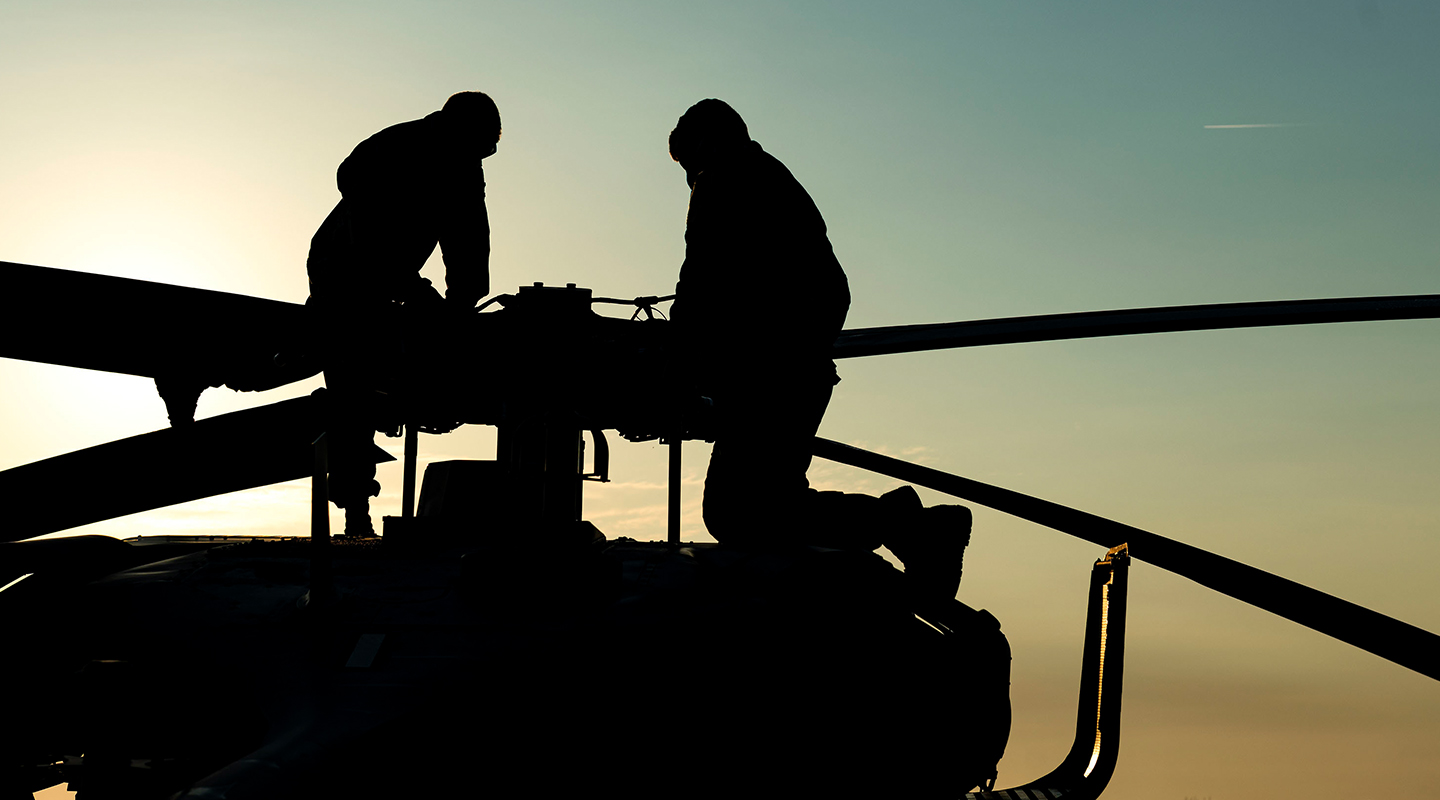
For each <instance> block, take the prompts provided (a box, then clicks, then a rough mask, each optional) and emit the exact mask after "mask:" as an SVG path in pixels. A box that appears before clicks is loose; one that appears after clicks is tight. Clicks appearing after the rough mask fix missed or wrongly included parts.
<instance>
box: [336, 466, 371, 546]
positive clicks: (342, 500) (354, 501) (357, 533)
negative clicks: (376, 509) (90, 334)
mask: <svg viewBox="0 0 1440 800" xmlns="http://www.w3.org/2000/svg"><path fill="white" fill-rule="evenodd" d="M343 485H344V484H342V486H343ZM332 488H333V484H332ZM379 494H380V482H379V481H373V480H372V481H370V482H369V485H368V486H367V487H366V490H364V491H358V492H345V491H343V490H342V492H341V493H340V496H339V497H336V496H335V495H336V493H335V492H333V491H332V492H331V496H330V501H331V502H332V503H334V504H335V505H336V506H338V507H340V508H343V509H345V533H344V535H345V536H347V537H351V538H370V537H373V536H374V535H375V525H374V524H373V523H372V522H371V521H370V498H372V497H377V496H379ZM346 495H349V496H348V497H347V496H346Z"/></svg>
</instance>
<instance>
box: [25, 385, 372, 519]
mask: <svg viewBox="0 0 1440 800" xmlns="http://www.w3.org/2000/svg"><path fill="white" fill-rule="evenodd" d="M323 405H324V400H323V399H322V398H321V397H317V396H315V395H310V396H306V397H298V398H295V399H293V400H284V401H281V402H279V403H272V404H270V405H266V406H260V407H259V408H252V409H248V410H246V411H236V412H234V413H231V414H223V415H221V416H218V417H212V418H210V419H206V420H201V421H199V422H196V423H193V424H191V425H187V426H185V427H181V428H169V429H167V430H160V431H155V432H153V433H146V434H141V435H140V436H132V437H130V438H129V439H121V440H119V441H115V442H110V443H109V444H102V445H100V446H98V447H91V448H88V449H85V450H77V451H76V452H73V453H67V454H65V455H62V456H56V457H55V458H50V459H46V460H44V461H37V462H35V463H33V464H26V465H24V466H21V467H15V468H14V469H9V470H6V471H4V472H0V497H3V498H5V500H6V501H7V505H8V506H9V507H10V508H12V509H23V510H24V513H13V514H11V515H9V518H8V519H7V521H6V522H5V523H4V524H3V526H0V541H16V540H19V539H27V538H29V537H32V536H41V535H43V534H46V533H54V532H56V531H63V530H66V529H68V528H73V527H76V526H78V525H85V524H88V523H91V522H99V521H101V520H106V519H111V518H114V517H120V516H124V515H126V514H134V513H136V512H138V511H148V510H150V509H153V508H161V507H163V506H168V505H174V504H175V503H183V502H186V501H188V500H198V499H200V498H202V497H211V496H213V495H217V494H226V493H228V492H236V491H240V490H241V489H253V488H255V487H257V486H266V485H269V484H272V483H279V482H280V481H288V480H295V479H297V478H303V477H305V476H307V475H309V474H311V472H312V470H313V465H314V455H313V453H314V451H313V448H312V447H311V443H312V442H314V441H315V439H316V438H317V437H318V436H319V435H320V433H321V431H323V430H324V408H323ZM372 447H373V446H372ZM372 455H373V456H374V458H375V461H376V462H377V463H381V462H385V461H394V460H395V459H394V457H393V456H391V455H389V454H388V453H386V452H385V451H383V450H381V449H380V448H378V447H373V450H372Z"/></svg>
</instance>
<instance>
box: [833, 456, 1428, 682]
mask: <svg viewBox="0 0 1440 800" xmlns="http://www.w3.org/2000/svg"><path fill="white" fill-rule="evenodd" d="M812 452H813V453H814V454H815V455H817V456H819V457H821V458H826V459H829V460H831V461H838V462H840V463H842V464H849V465H851V466H854V467H859V468H861V469H865V470H869V471H871V472H878V473H880V474H882V475H889V476H890V477H892V478H898V479H900V480H903V481H908V482H910V483H914V484H917V485H919V486H925V487H928V488H930V489H934V490H935V491H938V492H944V493H946V494H950V495H954V496H956V497H960V498H962V499H966V500H970V501H972V502H975V503H979V504H981V505H984V506H989V507H990V508H993V509H996V510H997V511H1003V512H1005V513H1007V514H1012V515H1014V516H1017V517H1020V518H1021V519H1027V520H1030V521H1031V522H1036V523H1039V524H1041V525H1044V526H1046V527H1049V528H1054V529H1055V530H1058V531H1060V532H1061V533H1068V534H1070V535H1071V536H1076V537H1079V538H1081V539H1084V540H1085V541H1087V542H1093V543H1095V544H1098V545H1100V546H1102V547H1114V546H1116V545H1118V544H1121V543H1125V542H1128V543H1129V545H1130V549H1131V553H1132V555H1133V556H1134V557H1135V558H1138V559H1141V560H1142V561H1148V562H1150V563H1151V564H1154V565H1155V566H1157V567H1160V568H1161V569H1165V570H1168V571H1170V572H1173V573H1175V574H1177V575H1180V576H1183V577H1186V578H1189V579H1190V580H1192V581H1195V582H1196V583H1198V584H1200V585H1201V586H1205V587H1208V588H1210V589H1214V590H1215V591H1217V592H1220V593H1221V594H1224V595H1228V596H1230V597H1233V598H1235V599H1236V600H1240V601H1241V602H1244V603H1248V604H1250V605H1252V606H1256V607H1258V608H1263V609H1265V610H1266V611H1269V612H1271V613H1273V614H1278V615H1280V616H1282V617H1285V618H1286V619H1288V620H1291V621H1292V622H1298V623H1300V624H1301V625H1304V626H1305V627H1307V628H1310V629H1311V630H1315V631H1319V632H1320V633H1323V634H1325V635H1327V636H1331V637H1334V638H1336V639H1339V640H1340V641H1342V642H1346V643H1348V644H1352V645H1354V646H1356V647H1358V648H1360V649H1362V650H1366V651H1369V652H1371V653H1374V654H1375V655H1377V656H1380V657H1381V658H1383V659H1385V660H1387V661H1393V662H1395V663H1396V664H1399V665H1400V666H1402V667H1408V668H1410V669H1413V670H1415V671H1416V672H1418V673H1420V674H1421V675H1425V676H1427V677H1430V678H1434V679H1436V680H1440V636H1436V635H1435V634H1433V633H1431V632H1429V631H1427V630H1424V629H1422V628H1417V627H1415V626H1414V625H1410V624H1408V623H1405V622H1401V621H1400V620H1398V619H1395V618H1393V617H1387V616H1385V615H1384V614H1381V613H1379V612H1377V611H1371V610H1370V609H1368V608H1365V607H1364V606H1360V605H1356V604H1355V603H1351V602H1349V601H1347V600H1341V599H1340V598H1338V597H1335V596H1334V595H1329V594H1326V593H1324V592H1321V591H1319V590H1317V589H1312V588H1310V587H1309V586H1305V585H1304V584H1300V583H1296V582H1295V581H1292V580H1288V579H1286V578H1282V577H1280V576H1278V575H1275V574H1272V573H1269V572H1266V571H1264V570H1261V569H1256V568H1255V567H1252V566H1249V565H1248V564H1242V563H1240V562H1239V561H1234V560H1231V559H1228V558H1225V557H1224V556H1220V555H1216V554H1215V553H1211V552H1208V551H1206V550H1201V549H1200V548H1198V547H1192V546H1191V545H1188V544H1184V543H1183V542H1177V541H1175V540H1174V539H1167V538H1166V537H1164V536H1161V535H1159V534H1155V533H1151V532H1149V531H1145V530H1141V529H1140V528H1135V527H1132V526H1130V525H1125V524H1123V523H1120V522H1115V521H1113V520H1109V519H1105V518H1104V517H1099V516H1096V515H1094V514H1087V513H1086V512H1084V511H1079V510H1076V509H1073V508H1069V507H1066V506H1062V505H1060V504H1058V503H1052V502H1050V501H1048V500H1041V499H1039V498H1038V497H1031V496H1029V495H1026V494H1021V493H1020V492H1015V491H1011V490H1009V489H1002V488H1000V487H999V486H992V485H990V484H987V483H981V482H980V481H976V480H971V479H969V478H962V477H960V476H959V475H952V474H950V473H948V472H941V471H940V470H936V469H931V468H929V467H922V466H920V465H919V464H912V463H910V462H908V461H901V460H900V459H898V458H891V457H889V456H882V455H880V454H879V453H872V452H870V451H868V450H862V449H860V448H858V447H851V446H849V445H845V444H841V443H839V442H833V441H830V440H829V439H822V438H820V437H818V436H817V437H815V440H814V447H813V450H812Z"/></svg>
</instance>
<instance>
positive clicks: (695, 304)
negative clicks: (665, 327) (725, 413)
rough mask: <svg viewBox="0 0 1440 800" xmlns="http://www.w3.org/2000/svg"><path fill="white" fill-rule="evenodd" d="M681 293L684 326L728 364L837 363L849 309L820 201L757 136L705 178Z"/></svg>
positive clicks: (703, 349)
mask: <svg viewBox="0 0 1440 800" xmlns="http://www.w3.org/2000/svg"><path fill="white" fill-rule="evenodd" d="M676 295H677V298H676V302H675V310H674V316H675V322H676V325H677V326H678V327H680V328H682V330H683V335H684V336H685V337H686V338H687V339H688V340H689V341H690V344H691V345H692V346H693V347H695V348H696V351H697V355H699V357H701V358H704V359H706V360H710V359H718V360H719V361H721V362H726V363H725V364H724V368H725V369H726V371H730V369H732V368H733V369H745V368H746V364H747V363H749V364H754V365H759V364H765V365H768V364H774V365H776V366H780V365H787V366H789V367H791V368H793V367H794V365H795V364H796V363H797V362H802V363H808V364H815V363H819V362H828V361H829V351H830V346H831V344H832V343H833V341H834V339H835V335H836V334H838V333H839V332H840V328H841V326H842V325H843V324H844V322H845V313H846V311H847V310H848V308H849V306H850V291H849V287H848V284H847V282H846V279H845V272H844V270H843V269H841V267H840V262H839V261H838V260H837V259H836V258H835V253H834V250H833V249H832V248H831V246H830V240H829V238H828V237H827V236H826V229H825V220H824V219H823V218H822V217H821V216H820V211H819V209H817V208H816V206H815V202H814V201H813V200H811V198H810V195H809V194H808V193H806V191H805V189H804V187H802V186H801V185H800V182H799V181H797V180H796V179H795V177H794V176H793V175H791V173H790V170H788V169H786V167H785V165H784V164H782V163H780V161H779V160H778V159H776V158H775V157H774V156H772V155H770V154H769V153H767V152H765V151H764V150H763V149H762V148H761V147H760V145H759V143H757V142H753V141H752V142H749V143H748V144H747V145H746V146H744V147H743V148H741V149H740V150H738V151H737V152H736V153H735V154H734V155H733V156H732V157H730V158H727V159H725V160H723V161H721V162H718V163H715V164H713V165H710V166H709V167H707V168H706V169H705V170H704V171H703V172H701V173H700V174H699V175H698V176H696V178H695V185H694V190H693V192H692V193H691V197H690V210H689V214H688V217H687V221H686V231H685V263H684V264H683V265H682V266H681V268H680V280H679V283H678V284H677V287H676ZM737 312H742V313H737Z"/></svg>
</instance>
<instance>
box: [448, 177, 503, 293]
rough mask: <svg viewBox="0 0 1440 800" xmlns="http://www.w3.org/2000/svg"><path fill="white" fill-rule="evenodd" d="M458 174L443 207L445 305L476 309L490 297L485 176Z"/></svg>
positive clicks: (488, 222)
mask: <svg viewBox="0 0 1440 800" xmlns="http://www.w3.org/2000/svg"><path fill="white" fill-rule="evenodd" d="M459 173H460V174H459V175H457V178H456V183H455V184H454V185H452V191H451V192H449V193H448V194H449V197H448V198H446V201H445V202H444V203H443V205H442V207H441V212H440V213H441V215H442V218H441V223H440V232H439V239H440V252H441V255H442V256H443V258H444V260H445V299H446V301H447V302H449V303H452V304H454V305H455V306H456V307H459V308H473V307H474V306H475V304H476V303H478V302H479V301H480V298H482V297H484V296H485V295H487V294H489V293H490V215H489V214H488V213H487V212H486V210H485V177H484V174H483V173H482V172H480V170H479V169H478V168H477V169H475V170H474V171H473V172H472V171H471V170H460V171H459Z"/></svg>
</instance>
